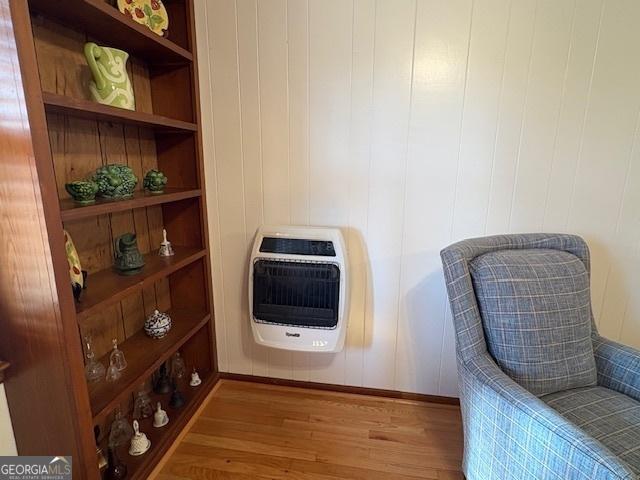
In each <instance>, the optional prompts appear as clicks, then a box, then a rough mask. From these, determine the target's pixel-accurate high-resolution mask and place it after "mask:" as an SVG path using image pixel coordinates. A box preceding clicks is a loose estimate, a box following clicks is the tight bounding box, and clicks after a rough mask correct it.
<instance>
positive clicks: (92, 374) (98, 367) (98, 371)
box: [84, 335, 106, 383]
mask: <svg viewBox="0 0 640 480" xmlns="http://www.w3.org/2000/svg"><path fill="white" fill-rule="evenodd" d="M84 343H85V345H86V346H87V349H86V353H85V356H86V357H87V362H86V364H85V366H84V376H85V377H86V378H87V382H89V383H95V382H99V381H100V380H102V379H103V378H104V376H105V373H106V369H105V368H104V365H103V364H102V363H100V362H99V361H97V360H96V358H95V357H96V354H95V353H93V345H92V344H91V336H90V335H86V336H85V337H84Z"/></svg>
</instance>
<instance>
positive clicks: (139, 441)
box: [129, 420, 151, 457]
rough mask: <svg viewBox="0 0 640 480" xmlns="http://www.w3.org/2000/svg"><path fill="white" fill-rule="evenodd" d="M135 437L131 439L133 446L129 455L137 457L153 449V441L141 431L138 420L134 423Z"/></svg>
mask: <svg viewBox="0 0 640 480" xmlns="http://www.w3.org/2000/svg"><path fill="white" fill-rule="evenodd" d="M133 432H134V433H133V437H131V446H130V447H129V455H131V456H133V457H137V456H138V455H142V454H143V453H146V451H147V450H149V448H151V440H149V439H148V438H147V436H146V435H145V434H144V433H142V432H141V431H140V424H139V423H138V421H137V420H134V421H133Z"/></svg>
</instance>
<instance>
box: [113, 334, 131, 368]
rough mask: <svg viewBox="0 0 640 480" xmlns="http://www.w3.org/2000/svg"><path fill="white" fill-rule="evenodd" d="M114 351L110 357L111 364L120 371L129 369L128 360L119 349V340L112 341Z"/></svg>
mask: <svg viewBox="0 0 640 480" xmlns="http://www.w3.org/2000/svg"><path fill="white" fill-rule="evenodd" d="M112 343H113V350H112V351H111V356H110V357H109V360H110V363H112V364H114V365H115V366H116V368H117V369H118V370H119V371H122V370H124V369H125V368H127V360H126V359H125V358H124V352H123V351H122V350H120V349H119V348H118V340H116V339H115V338H114V339H113V340H112Z"/></svg>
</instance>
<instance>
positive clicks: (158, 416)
mask: <svg viewBox="0 0 640 480" xmlns="http://www.w3.org/2000/svg"><path fill="white" fill-rule="evenodd" d="M167 423H169V415H167V412H165V411H164V410H163V409H162V405H160V402H158V405H157V406H156V412H155V413H154V414H153V426H154V427H156V428H161V427H164V426H165V425H166V424H167Z"/></svg>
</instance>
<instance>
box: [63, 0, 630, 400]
mask: <svg viewBox="0 0 640 480" xmlns="http://www.w3.org/2000/svg"><path fill="white" fill-rule="evenodd" d="M196 6H197V9H198V12H199V14H198V15H197V21H198V25H197V27H198V55H199V58H200V62H201V65H202V69H201V71H200V74H201V84H202V85H203V88H202V95H201V96H202V105H203V108H202V111H203V119H204V128H205V129H206V131H205V132H204V135H203V138H204V150H205V155H206V158H207V164H206V167H207V185H208V188H209V190H210V191H209V195H208V201H209V202H210V205H209V208H210V211H211V218H210V228H211V238H212V239H213V244H212V257H213V258H212V262H213V273H214V293H215V297H216V325H217V334H218V345H219V349H218V355H219V362H220V368H221V370H223V371H230V372H234V373H250V374H254V375H264V376H272V377H280V378H295V379H299V380H311V381H319V382H325V383H336V384H348V385H361V386H366V387H378V388H389V389H396V390H403V391H411V392H419V393H428V394H439V395H456V394H457V386H456V365H455V346H454V336H453V328H452V323H451V313H450V311H449V308H448V301H447V298H446V292H445V286H444V281H443V277H442V270H441V266H440V258H439V251H440V249H441V248H443V247H444V246H446V245H447V244H449V243H451V242H453V241H456V240H459V239H461V238H465V237H470V236H479V235H484V234H494V233H504V232H510V231H511V232H516V231H520V232H522V231H540V230H542V231H568V232H575V233H578V234H581V235H583V236H584V237H585V238H586V239H587V241H588V242H589V245H590V247H591V250H592V264H593V275H592V294H593V306H594V314H595V315H596V320H597V322H598V324H599V326H600V329H601V331H602V333H604V334H606V335H607V336H609V337H611V338H613V339H617V340H621V341H623V342H625V343H629V344H631V345H635V346H640V297H638V296H637V295H634V292H635V291H637V290H638V289H639V288H640V193H638V192H640V60H639V59H640V30H638V29H637V25H638V23H640V5H638V4H637V3H636V2H635V1H633V0H554V1H552V0H537V1H531V0H451V1H447V2H442V1H438V0H415V1H414V0H400V1H391V0H348V1H341V0H330V1H321V0H212V1H209V2H204V1H202V0H200V1H198V2H197V4H196ZM101 128H103V127H102V126H101ZM104 128H105V138H104V142H106V143H105V145H103V146H105V147H107V146H108V147H109V151H113V152H114V154H116V155H117V154H118V152H119V151H120V150H121V146H120V145H119V144H118V143H117V142H116V143H113V142H111V141H110V136H109V131H108V126H104ZM64 140H65V139H64V138H59V139H57V141H61V142H62V141H64ZM107 144H108V145H107ZM96 148H97V147H96ZM89 153H91V152H89ZM89 158H93V157H91V156H90V155H89ZM125 220H126V219H125ZM133 221H134V222H135V218H134V219H133ZM262 223H270V224H273V223H287V224H288V223H292V224H311V225H335V226H338V227H341V228H342V229H343V231H344V233H345V235H346V241H347V247H348V253H349V260H350V275H351V288H352V291H351V296H350V301H351V303H350V312H349V325H348V330H347V341H346V346H345V349H344V351H343V352H340V353H338V354H330V355H322V354H321V355H316V354H312V353H309V354H305V353H291V352H284V351H277V350H271V349H266V348H262V347H259V346H257V345H255V343H254V342H253V338H252V335H251V330H250V324H249V319H248V305H247V291H246V289H247V278H246V272H247V261H248V255H249V249H250V246H251V244H252V241H253V236H254V233H255V231H256V229H257V228H258V226H259V225H260V224H262ZM106 254H108V252H106ZM95 261H96V262H99V261H100V258H96V259H95ZM132 308H137V307H136V306H135V305H134V306H132ZM118 328H120V327H118ZM125 328H126V326H125Z"/></svg>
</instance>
